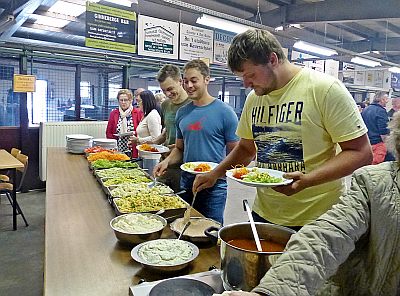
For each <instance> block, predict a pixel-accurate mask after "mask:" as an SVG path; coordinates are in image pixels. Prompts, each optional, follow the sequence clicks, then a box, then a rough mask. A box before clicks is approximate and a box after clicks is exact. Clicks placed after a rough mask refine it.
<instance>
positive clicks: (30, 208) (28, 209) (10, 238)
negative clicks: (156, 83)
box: [0, 180, 255, 296]
mask: <svg viewBox="0 0 400 296" xmlns="http://www.w3.org/2000/svg"><path fill="white" fill-rule="evenodd" d="M254 196H255V188H251V187H246V186H243V185H240V184H238V183H236V182H234V181H230V180H228V199H227V203H226V208H225V218H224V219H225V225H227V224H232V223H236V222H243V221H248V219H247V215H246V213H245V212H244V211H243V204H242V200H243V199H247V200H248V201H249V203H250V204H253V201H254ZM18 202H19V204H20V206H21V208H22V210H23V211H24V214H25V216H26V218H27V220H28V223H29V226H28V227H25V224H24V222H23V220H22V218H21V217H20V216H18V217H17V221H18V230H17V231H12V208H11V206H10V204H9V203H8V200H7V198H6V197H5V196H2V197H1V204H0V295H1V296H14V295H24V296H39V295H43V256H44V219H45V192H29V193H23V194H18ZM127 290H128V287H127ZM77 296H81V295H77ZM82 296H84V295H82Z"/></svg>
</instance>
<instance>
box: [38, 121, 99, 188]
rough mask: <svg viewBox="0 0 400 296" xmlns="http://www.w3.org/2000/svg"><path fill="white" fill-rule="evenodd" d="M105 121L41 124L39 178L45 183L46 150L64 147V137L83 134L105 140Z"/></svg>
mask: <svg viewBox="0 0 400 296" xmlns="http://www.w3.org/2000/svg"><path fill="white" fill-rule="evenodd" d="M106 128H107V121H65V122H41V123H40V129H39V145H40V147H39V176H40V179H41V180H42V181H46V171H47V170H46V168H47V165H46V164H47V148H49V147H65V146H66V140H65V136H66V135H71V134H85V135H90V136H92V137H94V138H105V135H106Z"/></svg>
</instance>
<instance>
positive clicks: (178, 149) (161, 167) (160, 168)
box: [153, 139, 183, 176]
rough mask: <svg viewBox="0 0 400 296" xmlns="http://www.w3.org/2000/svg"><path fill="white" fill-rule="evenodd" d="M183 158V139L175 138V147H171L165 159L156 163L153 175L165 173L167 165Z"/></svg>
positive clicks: (178, 161)
mask: <svg viewBox="0 0 400 296" xmlns="http://www.w3.org/2000/svg"><path fill="white" fill-rule="evenodd" d="M182 159H183V140H182V139H176V141H175V148H174V149H172V151H171V153H170V154H169V155H168V156H167V158H166V159H164V160H163V161H161V162H160V163H158V164H157V165H156V166H155V167H154V170H153V175H154V176H161V175H162V174H164V173H165V171H166V169H167V168H168V166H169V165H171V164H175V163H180V162H182Z"/></svg>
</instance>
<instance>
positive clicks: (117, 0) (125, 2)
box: [105, 0, 132, 7]
mask: <svg viewBox="0 0 400 296" xmlns="http://www.w3.org/2000/svg"><path fill="white" fill-rule="evenodd" d="M105 2H110V3H114V4H118V5H122V6H127V7H131V5H132V1H130V0H105Z"/></svg>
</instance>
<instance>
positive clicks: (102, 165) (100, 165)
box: [92, 159, 138, 170]
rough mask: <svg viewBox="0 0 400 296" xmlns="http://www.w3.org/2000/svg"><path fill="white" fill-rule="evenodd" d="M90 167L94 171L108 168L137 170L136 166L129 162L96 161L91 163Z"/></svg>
mask: <svg viewBox="0 0 400 296" xmlns="http://www.w3.org/2000/svg"><path fill="white" fill-rule="evenodd" d="M92 167H93V168H94V169H95V170H97V169H109V168H137V167H138V164H137V163H132V162H130V161H120V160H107V159H98V160H95V161H93V162H92Z"/></svg>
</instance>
